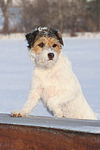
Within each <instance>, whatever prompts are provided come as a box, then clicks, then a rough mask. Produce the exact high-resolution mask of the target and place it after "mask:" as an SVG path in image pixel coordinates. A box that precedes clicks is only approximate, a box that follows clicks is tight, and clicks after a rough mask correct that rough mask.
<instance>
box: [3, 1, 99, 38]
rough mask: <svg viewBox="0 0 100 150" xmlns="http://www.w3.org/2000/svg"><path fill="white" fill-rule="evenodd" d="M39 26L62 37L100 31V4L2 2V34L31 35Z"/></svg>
mask: <svg viewBox="0 0 100 150" xmlns="http://www.w3.org/2000/svg"><path fill="white" fill-rule="evenodd" d="M36 26H48V27H54V28H57V29H59V30H60V32H61V33H69V34H70V36H75V32H99V31H100V0H0V33H4V34H10V33H15V32H21V33H23V32H29V31H30V30H33V28H34V27H36Z"/></svg>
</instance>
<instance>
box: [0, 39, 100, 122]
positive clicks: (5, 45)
mask: <svg viewBox="0 0 100 150" xmlns="http://www.w3.org/2000/svg"><path fill="white" fill-rule="evenodd" d="M64 44H65V46H64V48H63V52H64V53H65V55H67V56H68V58H69V59H70V61H71V62H72V67H73V71H74V73H75V74H76V75H77V77H78V79H79V81H80V84H81V87H82V90H83V93H84V96H85V98H86V99H87V101H88V103H89V105H90V106H91V107H92V109H93V110H94V112H95V113H96V115H97V117H98V119H99V120H100V38H64ZM26 45H27V43H26V41H25V40H24V39H23V38H20V39H6V38H5V39H0V113H11V111H12V110H18V109H21V108H22V106H23V105H24V103H25V101H26V100H27V96H28V92H29V89H30V82H31V78H32V72H33V69H34V67H33V64H32V63H31V62H30V59H29V57H28V53H27V51H28V50H27V47H26ZM31 114H32V115H36V116H51V115H50V114H49V113H48V112H47V111H46V109H45V108H44V106H43V105H42V103H41V102H40V103H39V105H37V107H36V108H35V109H34V111H33V112H32V113H31Z"/></svg>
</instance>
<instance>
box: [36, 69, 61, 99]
mask: <svg viewBox="0 0 100 150" xmlns="http://www.w3.org/2000/svg"><path fill="white" fill-rule="evenodd" d="M39 80H40V82H41V89H42V92H41V97H42V98H43V99H49V98H52V97H54V96H56V95H57V94H58V93H59V91H60V89H59V88H60V87H59V81H58V80H57V75H56V72H50V71H49V72H45V71H44V72H41V74H40V75H39Z"/></svg>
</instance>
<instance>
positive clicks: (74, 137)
mask: <svg viewBox="0 0 100 150" xmlns="http://www.w3.org/2000/svg"><path fill="white" fill-rule="evenodd" d="M23 149H24V150H72V149H75V150H87V149H91V150H99V149H100V121H93V120H77V119H65V118H54V117H36V116H29V117H24V118H22V117H20V118H16V117H15V118H14V117H11V115H9V114H0V150H23Z"/></svg>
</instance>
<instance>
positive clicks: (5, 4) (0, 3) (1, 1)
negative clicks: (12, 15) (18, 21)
mask: <svg viewBox="0 0 100 150" xmlns="http://www.w3.org/2000/svg"><path fill="white" fill-rule="evenodd" d="M9 4H10V0H7V1H5V0H0V8H1V10H2V12H3V16H4V25H3V33H9V20H8V18H9Z"/></svg>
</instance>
